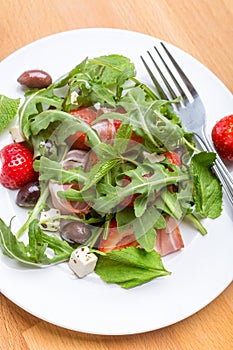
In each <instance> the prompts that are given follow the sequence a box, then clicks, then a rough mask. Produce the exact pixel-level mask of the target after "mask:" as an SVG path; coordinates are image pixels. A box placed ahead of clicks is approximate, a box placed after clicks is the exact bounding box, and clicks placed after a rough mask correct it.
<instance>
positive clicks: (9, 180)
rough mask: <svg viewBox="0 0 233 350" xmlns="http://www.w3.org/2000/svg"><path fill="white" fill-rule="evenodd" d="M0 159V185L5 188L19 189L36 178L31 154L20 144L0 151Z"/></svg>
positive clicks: (13, 144)
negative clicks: (0, 167)
mask: <svg viewBox="0 0 233 350" xmlns="http://www.w3.org/2000/svg"><path fill="white" fill-rule="evenodd" d="M0 159H1V162H2V169H1V170H0V183H1V184H2V185H3V186H4V187H6V188H10V189H12V190H13V189H17V188H20V187H22V186H24V185H26V184H27V183H28V182H29V181H32V180H35V179H36V178H37V177H38V174H37V173H35V171H34V170H33V154H32V153H31V152H30V151H29V150H28V149H27V148H26V147H24V146H22V145H21V144H20V143H12V144H10V145H7V146H5V147H4V148H3V149H2V150H1V151H0Z"/></svg>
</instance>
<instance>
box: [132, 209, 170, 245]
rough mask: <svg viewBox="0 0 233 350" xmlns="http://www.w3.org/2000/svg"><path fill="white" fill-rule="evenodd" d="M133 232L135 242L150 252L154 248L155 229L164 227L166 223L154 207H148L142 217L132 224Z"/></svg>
mask: <svg viewBox="0 0 233 350" xmlns="http://www.w3.org/2000/svg"><path fill="white" fill-rule="evenodd" d="M132 225H133V231H134V233H135V237H136V240H137V242H138V243H139V244H140V245H141V247H142V248H144V249H145V250H146V251H148V252H149V251H152V250H153V249H154V247H155V240H156V230H155V229H156V228H158V229H160V228H164V227H166V222H165V219H164V217H163V216H162V215H161V213H160V212H159V211H158V210H157V208H156V207H154V206H151V207H148V208H147V210H146V211H145V212H144V213H143V215H142V216H140V217H137V218H136V219H135V220H134V221H133V222H132Z"/></svg>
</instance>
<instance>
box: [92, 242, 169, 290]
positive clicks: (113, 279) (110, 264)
mask: <svg viewBox="0 0 233 350" xmlns="http://www.w3.org/2000/svg"><path fill="white" fill-rule="evenodd" d="M96 253H97V254H98V251H96ZM95 272H96V273H97V274H98V275H99V276H100V277H101V278H102V279H103V280H104V281H105V282H107V283H116V284H118V285H120V286H121V287H123V288H126V289H128V288H133V287H136V286H138V285H141V284H143V283H146V282H148V281H151V280H152V279H154V278H158V277H161V276H167V275H169V274H170V272H168V271H167V270H166V269H165V268H164V266H163V263H162V260H161V257H160V255H159V254H158V253H157V252H156V251H152V252H149V253H148V252H146V251H145V250H144V249H140V248H135V247H128V248H124V249H120V250H113V251H111V252H110V253H106V254H105V255H102V254H100V255H99V257H98V261H97V265H96V268H95Z"/></svg>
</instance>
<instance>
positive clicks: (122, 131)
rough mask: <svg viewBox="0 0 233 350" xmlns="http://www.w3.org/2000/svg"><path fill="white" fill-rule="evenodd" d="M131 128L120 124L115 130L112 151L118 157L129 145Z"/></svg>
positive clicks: (128, 125)
mask: <svg viewBox="0 0 233 350" xmlns="http://www.w3.org/2000/svg"><path fill="white" fill-rule="evenodd" d="M132 131H133V128H132V126H131V125H130V124H124V123H122V124H121V125H120V127H119V129H118V130H117V132H116V134H115V137H114V149H115V150H116V151H117V153H118V154H119V155H121V154H122V153H124V152H125V151H126V147H127V145H128V143H129V140H130V137H131V135H132Z"/></svg>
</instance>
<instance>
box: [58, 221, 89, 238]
mask: <svg viewBox="0 0 233 350" xmlns="http://www.w3.org/2000/svg"><path fill="white" fill-rule="evenodd" d="M90 236H91V231H90V228H89V226H88V225H86V224H84V223H82V222H77V221H76V222H69V223H68V224H66V225H65V226H64V227H63V228H62V230H61V237H62V239H64V240H65V241H67V242H68V243H72V244H73V243H79V244H83V243H85V242H86V241H87V240H88V238H90Z"/></svg>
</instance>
